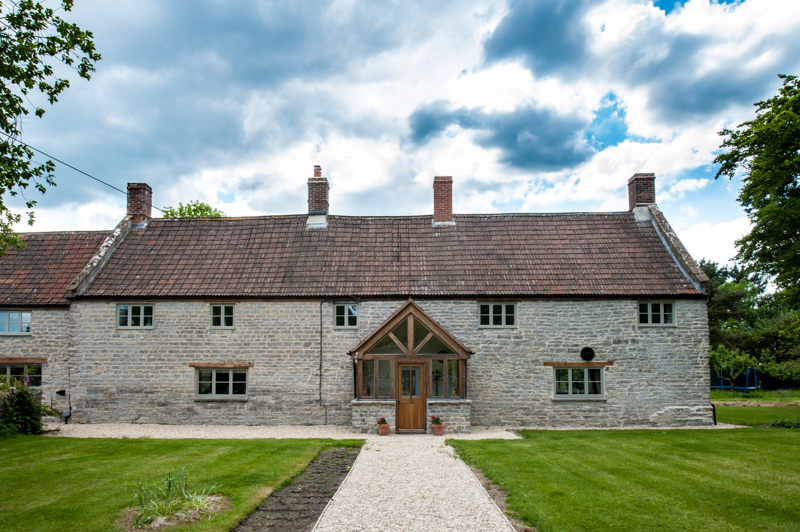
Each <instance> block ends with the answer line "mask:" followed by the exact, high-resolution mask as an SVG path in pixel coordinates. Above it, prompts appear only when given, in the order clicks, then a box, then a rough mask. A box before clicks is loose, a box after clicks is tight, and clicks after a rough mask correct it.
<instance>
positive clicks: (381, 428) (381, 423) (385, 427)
mask: <svg viewBox="0 0 800 532" xmlns="http://www.w3.org/2000/svg"><path fill="white" fill-rule="evenodd" d="M378 434H379V435H380V436H388V435H389V423H388V422H387V421H386V418H385V417H382V418H380V419H379V420H378Z"/></svg>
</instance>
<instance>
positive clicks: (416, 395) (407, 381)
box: [397, 363, 426, 432]
mask: <svg viewBox="0 0 800 532" xmlns="http://www.w3.org/2000/svg"><path fill="white" fill-rule="evenodd" d="M424 367H425V366H424V364H403V363H400V364H398V365H397V370H398V374H399V375H400V378H399V379H397V430H399V431H409V432H411V431H421V432H424V431H425V429H426V423H425V422H426V419H425V379H424V378H423V375H424V371H423V368H424Z"/></svg>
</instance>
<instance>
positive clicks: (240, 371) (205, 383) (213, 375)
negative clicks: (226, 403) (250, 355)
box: [196, 368, 247, 399]
mask: <svg viewBox="0 0 800 532" xmlns="http://www.w3.org/2000/svg"><path fill="white" fill-rule="evenodd" d="M196 375H197V397H198V398H201V399H214V398H236V397H247V369H245V368H233V369H197V370H196Z"/></svg>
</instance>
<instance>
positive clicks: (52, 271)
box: [0, 231, 111, 306]
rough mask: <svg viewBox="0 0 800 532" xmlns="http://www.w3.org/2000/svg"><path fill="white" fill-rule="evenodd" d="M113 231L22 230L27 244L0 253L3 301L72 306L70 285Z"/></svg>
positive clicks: (0, 287)
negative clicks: (68, 297) (68, 291)
mask: <svg viewBox="0 0 800 532" xmlns="http://www.w3.org/2000/svg"><path fill="white" fill-rule="evenodd" d="M110 234H111V232H110V231H85V232H64V233H24V234H21V235H20V237H21V238H22V240H23V242H25V247H24V248H23V249H16V248H8V249H7V250H6V252H7V255H6V256H5V257H0V305H3V306H10V305H16V306H42V305H55V306H68V305H69V301H67V300H66V298H65V297H64V296H65V293H66V288H67V285H69V283H70V282H72V280H73V279H75V277H76V276H77V275H78V273H80V271H81V270H82V269H83V267H84V266H86V263H88V262H89V259H90V258H91V257H92V255H94V253H95V251H97V249H98V248H99V247H100V244H101V243H102V242H103V240H105V238H106V237H107V236H108V235H110Z"/></svg>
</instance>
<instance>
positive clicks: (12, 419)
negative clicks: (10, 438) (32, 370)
mask: <svg viewBox="0 0 800 532" xmlns="http://www.w3.org/2000/svg"><path fill="white" fill-rule="evenodd" d="M30 384H31V377H30V375H28V374H26V375H25V377H24V378H23V379H16V378H9V377H3V378H0V436H2V435H9V434H42V433H43V432H44V425H43V424H42V416H45V415H47V416H57V415H58V412H57V411H56V410H54V409H52V408H51V407H50V406H48V405H46V404H43V403H42V401H41V395H42V394H41V391H39V390H38V389H36V388H34V387H32V386H31V385H30Z"/></svg>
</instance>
